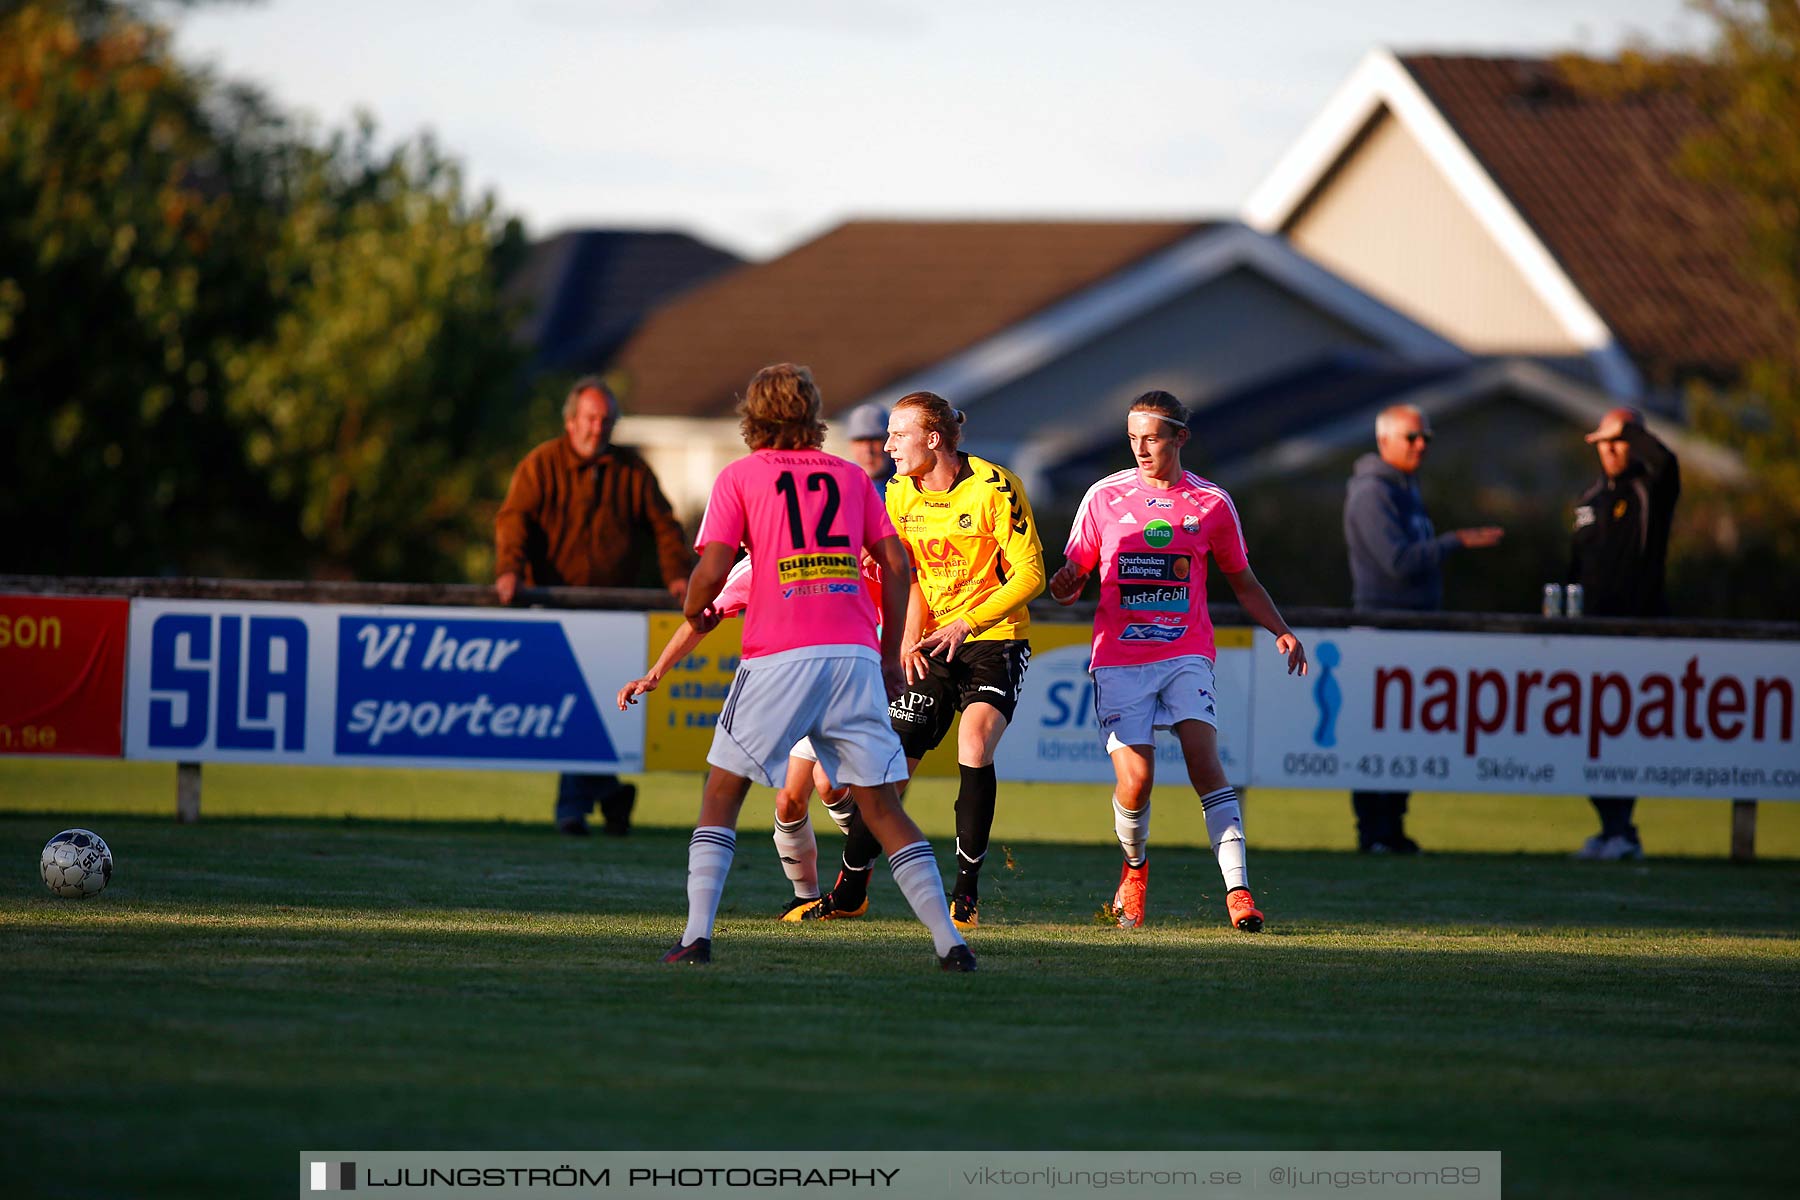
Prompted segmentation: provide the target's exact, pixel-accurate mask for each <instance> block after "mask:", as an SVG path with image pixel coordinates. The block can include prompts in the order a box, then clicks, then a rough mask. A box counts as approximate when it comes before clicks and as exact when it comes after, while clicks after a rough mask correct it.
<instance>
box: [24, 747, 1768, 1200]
mask: <svg viewBox="0 0 1800 1200" xmlns="http://www.w3.org/2000/svg"><path fill="white" fill-rule="evenodd" d="M696 787H697V785H696V783H695V781H694V780H692V779H686V778H676V777H668V778H658V779H653V780H651V781H649V785H648V786H647V790H646V797H645V800H644V802H643V804H642V806H641V807H642V817H643V820H644V822H645V823H644V825H643V827H641V828H640V829H639V831H638V832H637V834H636V835H634V836H633V837H632V838H630V839H628V840H624V841H618V840H612V839H599V838H596V839H592V840H590V841H585V842H577V841H574V840H571V839H563V838H558V837H556V836H554V835H553V834H551V833H550V831H549V829H548V825H547V809H548V788H549V784H548V782H547V780H546V779H545V778H544V777H542V776H503V775H494V776H486V775H483V776H443V775H432V774H429V773H423V772H419V773H378V772H369V773H367V774H366V775H361V774H360V773H356V772H347V771H336V772H329V771H279V770H270V769H259V770H252V769H243V770H240V771H236V772H233V771H229V770H224V769H218V768H211V767H209V768H208V769H207V788H208V792H207V800H206V810H205V811H206V814H207V815H206V819H204V820H203V821H202V822H201V823H200V824H199V825H197V826H192V827H182V826H177V825H175V824H174V823H173V822H172V821H170V820H169V819H168V815H167V814H168V813H170V812H171V811H172V809H173V794H172V793H173V770H172V769H171V768H153V767H143V766H137V765H133V766H126V765H123V764H71V763H56V764H51V763H36V762H34V763H28V764H19V763H12V764H4V765H0V862H4V863H11V864H13V866H11V867H9V868H7V869H6V870H5V871H4V872H0V926H3V927H4V942H5V954H4V956H3V958H0V962H3V964H4V965H3V966H0V970H3V971H4V973H5V986H4V988H0V1027H3V1028H4V1030H5V1037H4V1038H3V1039H0V1128H3V1129H4V1137H0V1194H4V1195H7V1196H14V1195H20V1196H23V1195H50V1194H58V1193H60V1191H62V1190H77V1191H78V1192H79V1194H83V1195H91V1196H149V1195H155V1196H194V1195H219V1196H247V1195H289V1194H291V1193H292V1191H293V1189H294V1186H295V1184H294V1169H295V1166H294V1164H295V1157H294V1152H295V1151H297V1150H300V1149H302V1148H315V1149H327V1148H329V1149H346V1150H348V1149H430V1148H438V1149H471V1150H472V1149H545V1150H557V1149H568V1150H575V1149H584V1150H600V1149H638V1148H668V1149H683V1148H719V1149H736V1148H781V1147H789V1148H805V1149H836V1148H849V1147H884V1148H893V1149H934V1148H971V1149H972V1148H1022V1149H1023V1148H1095V1149H1132V1148H1154V1149H1178V1150H1179V1149H1188V1150H1204V1149H1276V1148H1294V1149H1311V1148H1317V1149H1370V1150H1375V1149H1410V1150H1417V1149H1456V1150H1481V1149H1499V1150H1501V1151H1503V1152H1504V1154H1505V1176H1506V1184H1507V1188H1506V1190H1507V1192H1508V1194H1510V1195H1560V1196H1595V1195H1618V1196H1627V1195H1629V1196H1646V1195H1648V1196H1687V1195H1694V1194H1713V1195H1717V1194H1732V1195H1746V1194H1771V1195H1773V1194H1788V1191H1789V1189H1790V1188H1791V1186H1792V1184H1793V1183H1794V1182H1795V1179H1796V1171H1795V1168H1794V1166H1793V1157H1792V1151H1791V1149H1790V1144H1791V1141H1792V1136H1793V1130H1794V1129H1795V1128H1796V1125H1797V1121H1800V1033H1797V1032H1796V1030H1797V1029H1800V949H1797V947H1796V942H1795V933H1796V929H1797V927H1800V905H1797V904H1796V900H1797V899H1800V863H1797V862H1795V861H1793V859H1792V855H1793V854H1794V850H1795V845H1796V832H1797V831H1796V830H1795V828H1794V826H1793V822H1792V818H1790V817H1788V816H1787V815H1786V810H1785V809H1784V807H1783V806H1779V805H1765V806H1763V814H1764V816H1763V826H1762V829H1761V831H1760V837H1759V848H1760V849H1761V850H1762V852H1763V854H1764V855H1765V859H1764V861H1760V862H1758V863H1755V864H1751V865H1740V864H1730V863H1727V862H1724V861H1723V860H1722V859H1721V858H1719V857H1718V855H1720V854H1722V853H1723V850H1724V843H1725V828H1726V824H1727V821H1726V815H1725V814H1726V807H1725V806H1722V805H1717V804H1678V803H1674V802H1660V803H1656V804H1649V803H1647V804H1645V805H1644V806H1642V816H1643V820H1642V821H1641V822H1640V824H1641V825H1642V826H1643V828H1644V835H1645V840H1646V842H1647V843H1648V844H1649V845H1650V847H1651V849H1652V851H1653V852H1658V851H1660V852H1661V853H1658V854H1657V857H1655V858H1653V859H1651V860H1649V861H1646V862H1644V863H1640V864H1577V863H1573V862H1570V861H1569V860H1568V859H1567V857H1566V853H1567V850H1568V849H1569V847H1571V846H1572V845H1574V844H1575V843H1577V842H1579V840H1580V837H1581V836H1582V835H1583V834H1585V832H1587V824H1588V822H1589V820H1590V817H1589V815H1588V813H1587V812H1586V811H1585V809H1586V806H1585V804H1583V803H1581V802H1580V801H1577V800H1570V799H1557V800H1519V799H1511V800H1494V799H1480V798H1470V797H1461V798H1458V797H1422V798H1420V800H1419V801H1418V802H1417V804H1416V812H1415V817H1414V820H1413V827H1414V831H1415V833H1416V835H1417V836H1418V837H1419V838H1420V840H1421V841H1423V842H1425V843H1426V845H1427V846H1428V847H1431V848H1433V849H1434V850H1436V851H1437V852H1436V853H1432V854H1428V855H1425V856H1422V857H1420V858H1418V859H1414V860H1398V859H1367V858H1359V857H1357V856H1355V855H1353V854H1347V853H1343V852H1342V847H1343V846H1345V845H1347V844H1348V842H1349V834H1348V826H1349V819H1348V812H1347V809H1348V805H1347V803H1346V802H1345V800H1344V797H1343V795H1342V794H1341V793H1338V794H1318V795H1312V794H1300V793H1291V794H1274V793H1269V794H1265V795H1257V796H1253V797H1252V798H1251V800H1250V803H1249V805H1248V809H1247V825H1248V828H1249V833H1250V838H1251V846H1252V851H1251V853H1252V858H1251V865H1252V872H1253V882H1254V883H1255V885H1256V892H1257V896H1258V899H1259V900H1260V902H1261V904H1262V907H1263V908H1264V910H1265V911H1266V912H1267V913H1268V915H1269V922H1270V925H1269V930H1268V932H1266V933H1264V934H1263V935H1261V936H1254V937H1253V936H1248V935H1243V934H1238V933H1235V932H1233V931H1231V930H1230V929H1228V928H1227V927H1226V926H1225V923H1224V918H1223V898H1222V888H1221V885H1220V882H1219V877H1218V872H1217V868H1216V867H1215V866H1214V864H1213V863H1212V861H1211V858H1210V855H1209V854H1207V853H1206V851H1205V850H1204V848H1203V847H1202V848H1199V849H1196V848H1195V844H1196V842H1197V841H1198V840H1199V834H1200V829H1201V827H1200V825H1199V822H1198V818H1197V815H1194V814H1191V813H1188V812H1187V811H1186V810H1187V808H1189V807H1192V806H1187V805H1183V804H1182V803H1181V801H1180V799H1179V793H1177V792H1175V790H1174V789H1168V790H1167V791H1166V792H1165V795H1164V798H1163V799H1161V800H1159V802H1158V809H1157V822H1156V828H1155V830H1154V832H1153V843H1152V845H1153V864H1154V869H1153V871H1152V887H1151V917H1152V920H1153V922H1154V923H1153V925H1152V926H1151V927H1149V928H1147V929H1145V930H1142V931H1139V932H1137V933H1133V934H1124V933H1121V932H1120V931H1118V930H1116V929H1109V928H1105V927H1102V926H1099V925H1097V924H1096V923H1094V921H1093V913H1094V911H1095V910H1096V908H1097V907H1098V906H1099V904H1100V903H1101V901H1102V900H1103V899H1105V898H1106V896H1108V895H1109V894H1110V892H1111V889H1112V884H1113V881H1114V880H1115V878H1116V875H1117V865H1116V863H1117V850H1116V848H1115V847H1112V846H1109V845H1107V844H1106V843H1105V839H1106V837H1107V835H1108V830H1109V823H1108V821H1107V819H1106V817H1105V813H1104V809H1105V797H1104V795H1103V794H1101V795H1098V796H1096V794H1095V791H1096V790H1095V789H1091V788H1077V787H1072V786H1064V787H1035V788H1003V790H1002V798H1001V803H1002V808H1001V814H1000V820H999V823H998V825H997V829H996V846H997V848H998V849H997V852H996V853H995V854H994V856H993V859H992V860H991V863H992V865H991V866H990V867H989V870H988V872H987V876H986V881H985V884H984V893H983V909H982V912H983V919H984V922H985V924H984V926H983V928H982V929H981V930H979V931H978V932H977V934H976V935H974V936H973V937H972V938H971V941H972V944H973V945H974V946H975V948H976V951H977V953H978V954H980V955H981V966H982V969H981V972H980V973H979V974H977V975H975V976H959V977H950V976H944V975H941V974H939V973H938V972H937V971H936V970H934V969H933V967H932V958H931V953H930V946H929V943H928V941H927V940H926V937H925V935H924V933H923V931H922V930H920V929H919V928H918V927H917V926H916V925H915V924H914V923H913V922H912V921H911V920H910V918H909V917H906V914H905V908H904V905H903V903H902V901H901V900H900V897H899V895H898V893H897V892H896V891H895V890H894V889H893V887H892V885H891V883H889V882H887V881H886V879H885V877H884V878H883V879H882V880H881V881H880V882H878V884H877V885H876V889H875V893H874V908H873V910H872V913H871V918H870V919H867V920H865V921H862V922H856V923H833V924H830V925H826V926H822V927H814V926H788V925H780V924H777V923H775V922H773V921H771V920H769V919H768V914H769V913H771V912H773V911H774V910H775V908H776V907H777V906H778V905H779V903H780V901H781V899H782V897H783V896H784V894H785V893H786V885H785V881H784V880H783V879H782V877H781V874H780V871H779V869H778V867H777V864H776V863H775V861H774V856H773V853H772V851H771V847H770V845H769V842H768V840H767V836H766V829H767V825H768V815H767V814H768V808H767V803H766V794H758V795H753V796H752V799H751V802H750V804H749V806H747V808H746V819H745V822H744V828H743V833H742V837H741V840H740V848H739V853H738V857H737V861H736V865H735V866H734V869H733V873H732V879H731V884H730V887H729V889H728V890H727V893H726V899H725V907H724V910H723V911H722V913H721V918H720V925H719V929H718V938H717V941H716V949H715V953H716V958H715V962H714V964H713V966H711V967H710V968H706V969H692V968H686V969H670V968H665V967H662V966H661V965H660V964H658V963H657V962H656V957H657V955H658V954H659V953H660V951H661V950H662V949H664V948H665V947H666V946H667V945H668V944H669V943H670V942H671V941H673V940H674V938H675V936H676V934H677V933H678V932H679V929H680V925H681V919H682V913H683V912H684V909H685V905H684V900H683V891H682V889H683V879H684V874H685V863H686V855H685V843H686V837H687V825H688V824H689V823H690V822H691V821H692V813H693V808H694V804H695V797H696ZM483 789H486V790H487V800H488V802H489V803H490V804H491V803H492V802H494V800H495V799H496V793H499V792H505V793H506V802H507V803H516V804H517V805H518V811H517V813H516V814H515V815H516V820H515V821H513V822H511V823H504V822H497V821H491V820H489V821H479V822H477V821H467V820H464V821H453V820H438V821H432V822H419V821H394V820H383V819H369V818H368V817H357V818H350V819H346V818H344V817H342V816H339V817H336V818H335V819H328V818H325V817H321V816H316V815H315V816H310V817H306V818H305V819H302V818H301V817H300V816H297V815H290V816H282V817H273V818H271V817H262V818H248V817H233V816H227V815H225V814H226V813H229V812H230V811H232V810H233V808H234V806H236V805H238V804H240V803H242V804H243V805H246V806H249V807H250V808H255V807H256V806H258V805H260V806H261V807H262V810H263V811H284V808H283V806H284V805H286V806H288V808H287V811H294V810H298V811H313V810H308V809H306V807H305V806H306V805H307V804H309V803H310V804H313V805H315V806H317V805H323V808H322V809H319V810H317V811H325V812H330V811H355V810H359V809H363V810H369V811H383V810H404V809H406V808H407V807H408V806H414V805H417V806H421V807H425V808H430V807H432V806H434V805H441V806H442V807H443V808H446V809H453V808H454V805H455V804H457V803H463V802H468V803H474V802H475V801H473V800H471V799H469V797H472V796H474V795H475V794H476V793H478V792H481V791H482V790H483ZM948 794H949V791H948V787H947V785H945V784H940V783H926V784H922V785H921V790H920V794H919V795H918V796H917V797H915V799H914V801H913V804H912V806H911V807H913V808H914V809H915V811H917V813H918V814H919V816H920V818H921V821H922V823H923V824H925V825H926V827H927V829H928V831H930V832H933V833H937V834H941V833H942V832H943V830H944V828H945V826H946V824H947V820H948V802H947V797H948ZM84 799H85V800H86V804H85V805H84V804H83V803H82V801H83V800H84ZM140 802H141V803H143V804H144V805H145V806H146V807H144V808H142V809H141V810H140V813H139V815H132V814H131V813H129V812H126V813H121V812H118V811H113V812H110V813H108V812H103V811H96V810H105V809H117V808H120V807H127V808H129V806H130V805H132V804H137V803H140ZM407 815H415V814H412V813H408V814H407ZM416 815H423V814H416ZM437 815H446V814H444V813H443V812H439V813H438V814H437ZM821 823H823V822H821ZM72 824H85V825H88V826H90V827H93V828H96V829H98V830H99V831H100V832H101V833H102V834H103V835H104V836H106V837H107V838H108V840H109V841H110V842H111V843H112V845H113V848H114V852H115V854H116V855H117V858H118V873H117V875H116V876H115V879H114V882H113V884H112V886H111V887H110V888H109V889H108V890H107V892H106V893H105V894H104V895H103V896H101V897H99V898H97V899H95V900H91V901H85V902H76V901H63V900H58V899H56V898H54V897H52V896H51V895H50V894H49V893H48V892H47V891H45V890H44V888H43V887H42V885H41V884H40V883H39V882H38V881H37V878H36V866H35V864H36V855H37V851H38V848H39V847H40V846H41V844H42V843H43V841H44V840H45V839H47V838H48V837H49V835H50V834H51V833H54V832H55V831H56V830H57V829H60V828H62V827H64V826H66V825H72ZM820 840H821V844H822V854H823V857H824V858H825V860H826V861H828V862H829V861H833V860H834V857H835V848H836V846H837V844H838V843H837V838H836V837H835V835H832V834H826V833H822V834H821V839H820ZM1677 848H1679V849H1680V850H1681V851H1683V853H1681V854H1676V853H1675V850H1676V849H1677ZM1782 855H1785V856H1788V857H1780V856H1782ZM75 1162H79V1163H81V1164H82V1166H81V1169H80V1175H79V1179H78V1180H76V1179H74V1178H73V1177H72V1176H71V1175H70V1174H69V1170H70V1164H71V1163H75ZM58 1172H62V1174H61V1175H59V1174H58ZM58 1179H69V1180H70V1186H69V1187H58V1186H55V1185H54V1183H53V1182H52V1181H56V1180H58Z"/></svg>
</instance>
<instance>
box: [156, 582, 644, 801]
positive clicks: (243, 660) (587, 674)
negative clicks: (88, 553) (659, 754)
mask: <svg viewBox="0 0 1800 1200" xmlns="http://www.w3.org/2000/svg"><path fill="white" fill-rule="evenodd" d="M644 625H645V621H644V614H642V613H610V612H609V613H582V612H551V611H546V610H523V611H508V610H490V609H453V608H408V607H380V606H367V607H344V606H337V605H301V604H295V605H286V604H263V603H256V602H250V601H244V602H201V601H185V600H135V601H133V602H132V604H131V653H130V671H129V677H128V685H127V689H126V708H125V729H126V757H128V758H149V759H172V760H176V761H184V762H278V763H315V764H325V763H335V764H339V765H360V766H435V767H476V768H516V769H520V770H535V771H542V770H594V771H635V770H640V769H642V767H643V739H644V728H643V715H642V710H641V709H634V710H632V711H630V712H627V713H619V712H618V711H617V710H616V708H615V707H614V705H613V704H612V703H611V701H612V697H613V695H614V694H615V693H616V692H617V690H618V688H619V685H620V684H622V683H624V682H625V681H626V680H628V679H631V678H634V677H636V676H637V675H639V674H641V673H642V671H643V662H644V643H645V630H644Z"/></svg>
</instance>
